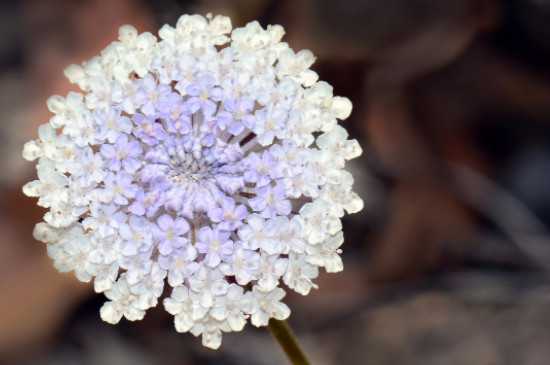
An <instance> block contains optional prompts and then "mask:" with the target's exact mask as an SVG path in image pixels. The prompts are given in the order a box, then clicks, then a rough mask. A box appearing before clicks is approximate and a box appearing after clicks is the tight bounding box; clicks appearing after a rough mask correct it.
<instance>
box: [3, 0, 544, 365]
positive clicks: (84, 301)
mask: <svg viewBox="0 0 550 365" xmlns="http://www.w3.org/2000/svg"><path fill="white" fill-rule="evenodd" d="M208 12H212V13H213V14H224V15H229V16H231V18H232V22H233V26H234V27H237V26H243V25H245V24H246V23H247V22H249V21H251V20H255V19H257V20H259V21H260V23H261V24H262V25H264V26H266V25H268V24H281V25H283V26H284V28H285V30H286V32H287V34H286V36H285V38H284V40H285V41H287V42H288V43H289V44H290V45H291V47H292V48H294V49H295V50H299V49H303V48H308V49H311V50H312V51H313V52H314V54H315V55H316V56H317V61H316V63H315V64H314V66H313V67H312V68H313V69H314V70H315V71H316V72H318V74H319V75H320V79H322V80H325V81H328V82H329V83H330V84H332V85H333V86H334V91H335V94H336V95H343V96H347V97H349V98H350V99H351V100H352V102H353V104H354V112H353V113H352V115H351V117H350V118H349V119H348V120H347V121H345V122H343V124H344V125H345V126H346V128H347V129H348V130H349V132H350V134H351V136H352V137H353V138H357V139H358V140H359V141H360V143H361V145H362V146H363V149H364V154H363V156H362V157H361V158H359V159H356V160H354V161H352V162H351V163H350V164H349V169H350V170H352V171H353V173H354V176H355V177H356V183H355V186H356V190H357V191H358V192H359V193H360V195H361V196H362V197H363V198H364V200H365V209H364V210H363V212H361V213H359V214H356V215H353V216H347V217H346V218H345V220H344V232H345V237H346V242H345V244H344V246H343V250H344V253H343V259H344V265H345V270H344V271H343V272H342V273H339V274H331V275H326V274H323V275H321V276H320V278H319V279H318V280H317V283H318V284H319V286H320V289H318V290H314V291H313V292H312V293H310V294H309V295H308V296H306V297H302V296H300V295H296V294H294V295H293V294H291V293H289V294H288V296H287V300H286V301H287V303H288V304H289V305H290V307H291V309H292V315H291V318H290V324H291V325H292V326H293V328H294V329H295V331H296V333H297V335H298V337H299V340H300V341H301V342H302V343H303V345H304V347H305V350H306V352H307V353H308V354H309V355H310V357H311V358H312V360H313V362H314V363H315V364H321V365H325V364H326V365H332V364H350V365H354V364H391V365H412V364H421V365H438V364H447V365H449V364H452V365H454V364H457V365H458V364H468V365H478V364H479V365H493V364H494V365H501V364H505V365H507V364H510V365H515V364H524V365H539V364H540V365H544V364H548V362H549V360H548V359H549V358H550V276H549V275H548V269H549V268H550V234H549V230H550V1H548V0H445V1H441V0H205V1H183V0H149V1H146V0H142V1H138V0H117V1H111V0H81V1H71V0H19V1H2V2H0V123H1V124H0V153H1V156H2V157H1V158H0V363H1V364H8V365H12V364H22V365H49V364H52V365H53V364H56V365H57V364H60V365H63V364H89V365H95V364H123V365H124V364H133V365H141V364H143V365H147V364H174V365H176V364H178V365H191V364H243V365H247V364H251V365H252V364H258V365H263V364H265V365H268V364H285V358H284V356H283V354H282V352H281V351H280V350H279V348H278V347H277V345H276V344H275V342H274V341H273V340H272V339H271V338H270V335H269V334H268V332H267V331H266V330H265V329H256V328H253V327H252V326H250V325H247V327H245V330H244V331H243V332H242V333H237V334H224V340H223V344H222V347H221V348H220V349H219V350H217V351H212V350H208V349H205V348H203V347H202V346H201V345H200V339H197V338H194V337H193V336H192V335H190V334H178V333H176V332H175V330H174V329H173V327H172V318H171V317H170V315H168V314H167V313H165V312H164V311H163V309H162V308H157V309H156V310H149V311H148V314H147V315H146V318H145V319H144V320H143V321H141V322H137V323H132V322H127V321H125V320H123V321H122V322H121V323H120V324H119V325H117V326H111V325H108V324H105V323H103V322H102V321H101V320H100V318H99V313H98V310H99V308H100V306H101V305H102V303H103V301H104V297H103V296H102V295H96V294H95V293H94V292H93V289H92V287H91V286H90V285H86V284H83V283H79V282H77V281H76V279H75V278H74V277H73V275H72V274H60V273H58V272H56V271H55V269H53V267H52V262H51V260H50V259H49V258H48V257H47V256H46V249H45V247H44V246H43V244H41V243H38V242H35V241H34V240H33V238H32V228H33V226H34V224H35V223H36V222H38V221H39V220H40V219H41V215H42V214H43V211H40V210H39V209H38V208H37V207H36V206H35V201H34V200H33V199H29V198H26V197H24V196H23V194H22V193H21V185H22V184H23V183H25V182H27V181H29V180H31V179H33V177H34V176H35V172H34V167H33V166H32V164H31V163H27V162H25V161H24V160H23V159H22V158H21V149H22V145H23V143H24V142H25V141H27V140H29V139H34V138H36V137H37V127H38V125H39V124H42V123H45V122H46V121H47V120H48V119H49V117H50V114H49V111H48V110H47V108H46V104H45V101H46V100H47V98H48V97H49V96H50V95H52V94H61V95H65V94H66V93H67V92H68V91H69V90H71V89H72V87H71V86H70V85H69V83H68V81H66V80H65V79H64V77H63V72H62V71H63V69H64V68H65V67H66V66H67V65H69V64H70V63H80V62H81V61H83V60H85V59H89V58H91V57H93V56H94V55H96V54H98V53H99V51H100V50H101V49H102V48H104V47H105V46H106V45H107V44H109V43H110V42H111V41H113V40H115V38H116V36H117V31H118V27H119V26H121V25H123V24H128V23H129V24H133V25H134V26H135V27H136V28H137V29H138V30H139V31H140V32H142V31H152V32H153V33H156V30H157V29H159V27H160V26H161V25H162V24H164V23H170V24H172V25H174V24H175V22H176V20H177V19H178V17H179V16H180V15H181V14H184V13H200V14H203V15H204V14H206V13H208Z"/></svg>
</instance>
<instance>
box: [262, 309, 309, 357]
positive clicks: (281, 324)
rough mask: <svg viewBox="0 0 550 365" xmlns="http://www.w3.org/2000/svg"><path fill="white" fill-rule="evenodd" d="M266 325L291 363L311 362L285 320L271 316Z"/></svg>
mask: <svg viewBox="0 0 550 365" xmlns="http://www.w3.org/2000/svg"><path fill="white" fill-rule="evenodd" d="M267 327H268V328H269V331H270V332H271V334H272V335H273V337H275V339H276V340H277V342H278V343H279V345H280V346H281V347H282V348H283V351H284V352H285V354H286V356H287V357H288V359H289V360H290V363H291V364H292V365H310V364H311V363H310V362H309V360H308V359H307V357H306V354H305V353H304V351H303V350H302V348H301V347H300V345H299V344H298V341H296V337H294V334H293V333H292V330H291V329H290V327H288V325H287V324H286V322H285V321H279V320H277V319H275V318H271V319H270V320H269V323H268V325H267Z"/></svg>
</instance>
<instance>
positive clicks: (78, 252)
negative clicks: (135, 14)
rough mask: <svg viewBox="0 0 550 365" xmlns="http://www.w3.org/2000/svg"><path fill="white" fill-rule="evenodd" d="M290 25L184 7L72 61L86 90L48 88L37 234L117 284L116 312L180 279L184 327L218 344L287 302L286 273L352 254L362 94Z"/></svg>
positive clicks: (114, 315) (297, 277) (33, 146)
mask: <svg viewBox="0 0 550 365" xmlns="http://www.w3.org/2000/svg"><path fill="white" fill-rule="evenodd" d="M283 34H284V31H283V28H282V27H281V26H269V27H268V28H267V29H263V28H262V27H261V26H260V25H259V24H258V23H257V22H252V23H249V24H248V25H246V27H244V28H237V29H234V30H233V31H232V30H231V23H230V20H229V18H227V17H223V16H216V17H214V18H212V17H211V16H210V15H209V16H207V17H206V18H204V17H202V16H199V15H193V16H188V15H184V16H182V17H181V18H180V19H179V21H178V23H177V26H176V27H175V28H173V27H170V26H168V25H165V26H164V27H162V29H161V30H160V31H159V36H160V38H161V40H157V38H156V37H155V36H153V35H152V34H151V33H142V34H138V33H137V31H136V30H135V29H134V28H133V27H131V26H123V27H122V28H120V32H119V41H117V42H113V43H111V44H110V45H109V46H108V47H107V48H105V49H104V50H103V51H102V52H101V56H98V57H94V58H92V59H91V60H89V61H88V62H85V63H83V64H82V66H77V65H71V66H69V67H68V68H67V69H66V70H65V74H66V76H67V77H68V78H69V80H70V81H71V82H73V83H76V84H77V85H78V86H79V87H80V88H81V89H82V90H83V92H84V93H83V94H82V93H75V92H71V93H69V94H68V95H67V97H66V98H63V97H61V96H53V97H51V98H50V99H49V100H48V107H49V109H50V110H51V111H52V112H53V113H54V114H55V115H54V116H53V117H52V118H51V119H50V121H49V123H47V124H44V125H42V126H41V127H40V129H39V139H38V140H34V141H30V142H28V143H27V144H26V145H25V147H24V151H23V156H24V157H25V158H26V159H28V160H35V159H38V164H37V170H38V180H36V181H32V182H30V183H28V184H26V185H25V186H24V187H23V191H24V193H25V194H26V195H28V196H32V197H38V198H39V199H38V205H40V206H42V207H45V208H49V211H48V212H47V213H46V214H45V216H44V222H41V223H38V224H37V226H36V228H35V231H34V235H35V237H36V238H37V239H38V240H40V241H43V242H45V243H47V248H48V254H49V256H50V257H51V258H53V259H54V265H55V267H56V268H57V269H59V270H60V271H62V272H66V271H70V270H74V272H75V274H76V277H77V278H78V279H79V280H81V281H84V282H89V281H91V280H93V283H94V287H95V290H96V291H97V292H104V293H105V296H106V297H107V298H108V299H109V301H108V302H106V303H105V304H104V306H103V307H102V308H101V317H102V318H103V320H105V321H107V322H109V323H117V322H118V321H119V320H120V319H121V318H122V317H123V316H124V317H125V318H127V319H128V320H138V319H141V318H143V316H144V315H145V311H146V310H147V309H148V308H151V307H154V306H156V305H157V302H158V301H159V299H160V298H161V296H162V294H163V292H164V291H165V290H166V289H167V288H168V289H170V291H167V293H168V294H167V295H169V296H167V297H166V298H164V300H163V304H164V307H165V308H166V310H167V311H168V312H169V313H171V314H173V315H174V316H175V320H174V322H175V327H176V329H177V331H179V332H187V331H189V332H191V333H192V334H194V335H195V336H198V335H201V334H202V340H203V344H204V345H205V346H208V347H211V348H217V347H218V346H219V345H220V343H221V333H222V331H223V332H229V331H240V330H241V329H242V328H243V326H244V325H245V324H246V322H247V320H248V319H250V321H251V322H252V324H253V325H255V326H265V325H267V323H268V320H269V319H270V318H276V319H285V318H287V317H288V316H289V313H290V310H289V308H288V307H287V306H286V305H285V304H284V303H282V302H281V299H282V298H283V297H284V295H285V291H284V289H282V288H281V287H279V283H280V281H282V282H283V283H284V284H285V285H286V287H288V288H290V289H293V290H295V291H296V292H298V293H301V294H304V295H305V294H307V293H308V292H309V291H310V289H311V288H312V287H315V284H314V283H313V282H312V279H314V278H315V277H317V275H318V268H319V267H324V268H325V269H326V270H327V271H328V272H337V271H340V270H342V262H341V259H340V257H339V253H340V250H339V247H340V245H341V244H342V242H343V235H342V232H341V228H342V226H341V223H340V218H341V217H342V216H343V215H344V211H347V212H349V213H353V212H357V211H359V210H361V209H362V207H363V202H362V201H361V199H360V198H359V197H358V196H357V194H355V193H354V192H353V191H352V190H351V189H352V184H353V178H352V176H351V174H350V173H348V172H347V171H345V170H344V165H345V161H346V160H349V159H351V158H354V157H357V156H358V155H360V154H361V148H360V147H359V145H358V143H357V141H355V140H348V139H347V137H348V134H347V132H346V131H345V129H344V128H342V127H341V126H339V125H338V124H337V119H345V118H347V116H348V115H349V114H350V112H351V103H350V102H349V100H348V99H346V98H343V97H337V96H336V97H335V96H333V95H332V87H331V86H330V85H328V84H327V83H326V82H322V81H317V74H316V73H315V72H313V71H311V70H309V67H310V65H311V64H312V63H313V61H314V57H313V55H312V53H311V52H310V51H307V50H303V51H300V52H298V53H295V52H294V51H292V50H291V49H290V48H289V47H288V44H287V43H284V42H281V41H280V40H281V38H282V36H283ZM166 283H167V284H168V285H166Z"/></svg>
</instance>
